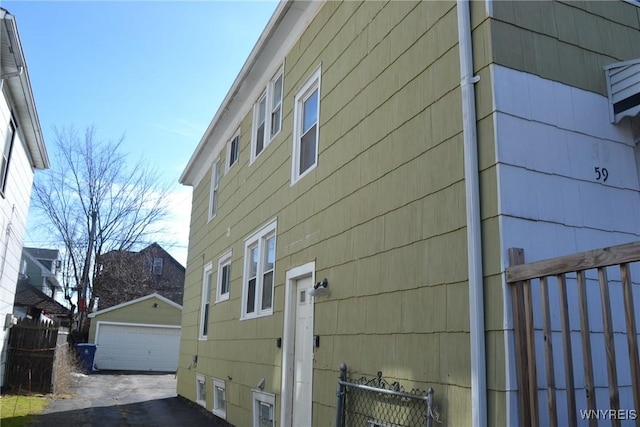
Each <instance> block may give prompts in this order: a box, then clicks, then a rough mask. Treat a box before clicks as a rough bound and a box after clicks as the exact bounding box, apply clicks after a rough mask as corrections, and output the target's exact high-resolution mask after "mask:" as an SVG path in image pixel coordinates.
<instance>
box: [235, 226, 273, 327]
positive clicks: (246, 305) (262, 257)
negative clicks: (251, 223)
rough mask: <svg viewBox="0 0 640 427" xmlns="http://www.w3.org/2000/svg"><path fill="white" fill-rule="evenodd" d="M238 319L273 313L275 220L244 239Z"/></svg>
mask: <svg viewBox="0 0 640 427" xmlns="http://www.w3.org/2000/svg"><path fill="white" fill-rule="evenodd" d="M244 259H245V265H244V277H243V287H242V288H243V289H242V318H245V319H246V318H251V317H258V316H265V315H269V314H272V313H273V278H274V273H275V262H276V221H275V220H274V221H272V222H271V223H270V224H268V225H267V226H266V227H264V228H262V229H261V230H260V231H258V232H257V233H255V234H253V235H252V236H251V237H249V238H248V239H247V240H245V251H244Z"/></svg>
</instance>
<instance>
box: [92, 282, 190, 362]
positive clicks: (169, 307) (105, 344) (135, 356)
mask: <svg viewBox="0 0 640 427" xmlns="http://www.w3.org/2000/svg"><path fill="white" fill-rule="evenodd" d="M89 318H91V327H90V329H89V341H90V342H92V343H94V344H96V355H95V359H94V367H95V369H98V370H124V371H159V372H175V371H176V370H177V369H178V353H179V349H180V332H181V327H180V323H181V321H182V306H180V305H179V304H176V303H175V302H173V301H171V300H169V299H167V298H165V297H163V296H161V295H159V294H155V293H154V294H151V295H147V296H145V297H142V298H138V299H135V300H132V301H128V302H125V303H122V304H119V305H116V306H113V307H109V308H107V309H104V310H100V311H96V312H95V313H91V314H90V315H89Z"/></svg>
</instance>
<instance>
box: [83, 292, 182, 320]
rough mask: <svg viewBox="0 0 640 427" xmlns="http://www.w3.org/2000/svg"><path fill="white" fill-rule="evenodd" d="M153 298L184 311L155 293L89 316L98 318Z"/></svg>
mask: <svg viewBox="0 0 640 427" xmlns="http://www.w3.org/2000/svg"><path fill="white" fill-rule="evenodd" d="M152 298H158V299H159V300H160V301H163V302H165V303H167V304H169V305H170V306H172V307H175V308H177V309H178V310H182V306H181V305H180V304H177V303H175V302H173V301H171V300H170V299H168V298H165V297H163V296H162V295H160V294H157V293H153V294H149V295H147V296H144V297H142V298H136V299H134V300H131V301H127V302H123V303H122V304H118V305H114V306H113V307H109V308H105V309H104V310H99V311H94V312H93V313H91V314H89V318H94V317H96V316H98V315H100V314H104V313H108V312H110V311H114V310H118V309H121V308H123V307H127V306H130V305H133V304H137V303H139V302H142V301H145V300H148V299H152Z"/></svg>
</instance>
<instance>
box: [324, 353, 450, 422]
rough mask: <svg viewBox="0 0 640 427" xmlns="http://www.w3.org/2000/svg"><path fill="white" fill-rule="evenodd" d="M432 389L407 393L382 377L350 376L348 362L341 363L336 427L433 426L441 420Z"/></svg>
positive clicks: (380, 374)
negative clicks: (350, 377) (357, 377)
mask: <svg viewBox="0 0 640 427" xmlns="http://www.w3.org/2000/svg"><path fill="white" fill-rule="evenodd" d="M433 394H434V391H433V388H429V390H428V391H424V390H416V389H413V390H411V391H409V392H406V391H405V390H404V388H403V387H402V386H401V385H400V384H399V383H398V382H393V383H391V384H389V383H388V382H387V381H385V380H384V379H383V378H382V372H378V375H377V377H375V378H372V379H367V378H365V377H361V378H359V379H347V365H346V364H344V363H343V364H342V365H340V380H339V381H338V392H337V405H336V427H424V426H426V427H432V426H433V421H434V420H435V421H438V422H439V420H438V413H437V411H436V410H435V408H434V404H433Z"/></svg>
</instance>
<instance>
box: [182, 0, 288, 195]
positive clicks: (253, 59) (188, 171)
mask: <svg viewBox="0 0 640 427" xmlns="http://www.w3.org/2000/svg"><path fill="white" fill-rule="evenodd" d="M292 3H293V1H289V0H281V1H280V3H279V4H278V7H277V8H276V10H275V11H274V12H273V15H272V16H271V19H269V22H268V23H267V26H266V27H265V29H264V31H263V32H262V34H261V35H260V38H258V41H257V42H256V44H255V45H254V47H253V49H252V50H251V53H250V54H249V57H248V58H247V60H246V61H245V63H244V65H243V66H242V68H241V70H240V72H239V73H238V75H237V76H236V79H235V80H234V82H233V84H232V85H231V88H230V89H229V92H227V95H226V96H225V98H224V100H223V101H222V103H221V104H220V107H219V108H218V111H217V112H216V114H215V116H214V117H213V119H212V120H211V122H210V123H209V126H208V127H207V130H206V131H205V133H204V135H203V136H202V138H201V139H200V142H199V143H198V146H197V147H196V149H195V151H194V152H193V154H192V155H191V158H190V159H189V162H188V163H187V166H186V167H185V169H184V171H183V172H182V175H180V179H179V182H180V183H181V184H183V185H193V184H194V181H195V180H194V175H195V174H194V170H195V169H197V167H198V162H199V161H202V160H203V159H202V157H203V156H202V154H203V152H204V151H205V147H206V146H207V143H208V139H209V136H210V135H211V133H212V132H213V130H214V128H215V127H216V126H217V124H218V122H219V121H220V120H221V118H222V117H223V116H224V114H225V113H226V112H227V110H228V105H229V104H230V103H231V102H232V101H233V99H234V98H235V96H236V95H237V93H238V91H239V90H240V87H241V86H242V84H243V83H244V81H245V80H246V78H247V77H248V75H249V72H250V71H251V69H252V68H253V66H254V65H255V64H256V63H257V62H258V60H259V59H260V53H261V52H262V50H263V49H264V47H265V45H266V44H267V43H268V42H269V40H270V39H271V37H272V36H273V34H274V32H275V31H276V29H277V27H278V24H279V23H280V22H281V21H282V18H283V17H284V16H285V14H286V13H287V11H288V10H289V8H290V7H291V5H292Z"/></svg>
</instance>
